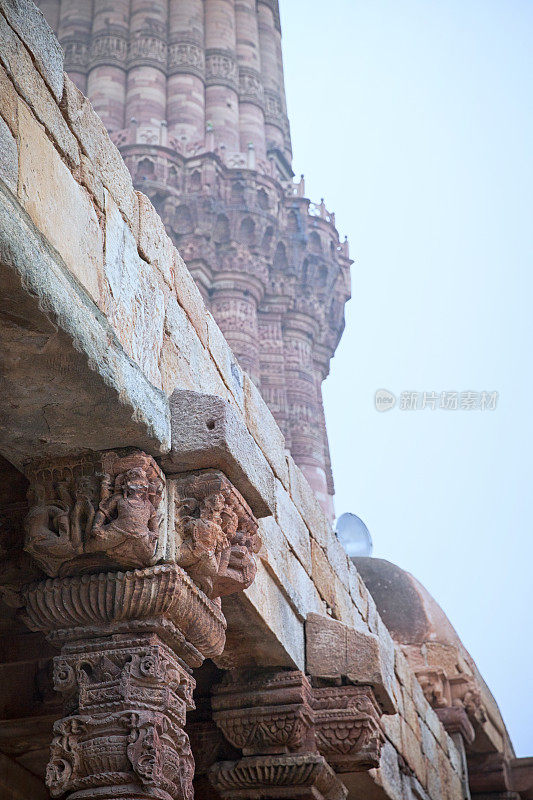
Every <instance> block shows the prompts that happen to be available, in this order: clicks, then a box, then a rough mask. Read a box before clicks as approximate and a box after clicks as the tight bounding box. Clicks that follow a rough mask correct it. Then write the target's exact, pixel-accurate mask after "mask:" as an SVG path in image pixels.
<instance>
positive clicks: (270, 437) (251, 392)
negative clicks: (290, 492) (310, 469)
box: [244, 374, 289, 489]
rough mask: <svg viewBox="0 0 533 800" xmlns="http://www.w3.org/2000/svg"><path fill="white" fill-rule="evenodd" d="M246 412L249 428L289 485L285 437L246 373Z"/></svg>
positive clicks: (280, 476) (277, 474) (284, 483)
mask: <svg viewBox="0 0 533 800" xmlns="http://www.w3.org/2000/svg"><path fill="white" fill-rule="evenodd" d="M244 412H245V415H246V424H247V426H248V430H249V431H250V433H251V434H252V436H253V437H254V439H255V441H256V442H257V444H258V445H259V447H260V448H261V450H262V451H263V453H264V454H265V456H266V457H267V460H268V462H269V464H270V466H271V467H272V469H273V470H274V472H275V474H276V477H277V478H279V480H280V481H281V483H282V484H283V486H284V487H285V488H286V489H288V486H289V468H288V466H287V460H286V458H285V439H284V436H283V434H282V432H281V431H280V429H279V427H278V424H277V422H276V420H275V419H274V417H273V416H272V413H271V411H270V409H269V407H268V406H267V404H266V403H265V401H264V400H263V398H262V397H261V393H260V391H259V389H258V388H257V386H256V385H255V384H254V382H253V381H252V380H251V379H250V378H249V376H248V375H246V374H245V375H244Z"/></svg>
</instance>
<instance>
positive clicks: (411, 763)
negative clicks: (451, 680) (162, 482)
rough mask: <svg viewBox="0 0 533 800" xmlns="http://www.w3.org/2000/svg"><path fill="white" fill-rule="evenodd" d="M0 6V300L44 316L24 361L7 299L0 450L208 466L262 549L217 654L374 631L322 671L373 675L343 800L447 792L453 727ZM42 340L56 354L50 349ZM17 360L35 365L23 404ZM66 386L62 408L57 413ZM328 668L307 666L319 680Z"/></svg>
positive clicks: (18, 12) (53, 56)
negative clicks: (35, 383) (241, 502)
mask: <svg viewBox="0 0 533 800" xmlns="http://www.w3.org/2000/svg"><path fill="white" fill-rule="evenodd" d="M0 12H1V13H0V152H1V158H0V179H1V182H0V189H1V191H0V263H1V265H2V276H6V278H5V280H6V284H5V285H6V286H7V285H9V286H10V287H11V286H12V287H13V288H12V295H10V296H12V298H13V299H14V300H16V302H19V303H22V302H23V300H24V302H27V304H28V309H30V310H31V309H33V311H32V312H31V313H33V314H34V324H35V325H37V321H39V320H41V319H42V322H39V325H40V326H41V327H40V330H41V335H42V341H41V340H39V343H37V344H36V343H35V340H34V339H35V337H34V339H32V344H31V347H33V349H31V348H30V349H29V350H28V353H29V354H30V356H31V357H28V359H29V360H28V359H27V363H26V362H25V361H24V358H23V354H24V353H25V351H24V347H26V345H27V342H26V340H25V339H24V338H23V336H22V334H21V335H20V337H19V338H17V337H15V338H13V336H12V330H13V326H15V327H16V326H18V325H19V322H20V320H19V319H18V317H17V313H18V312H17V310H16V309H17V307H18V306H17V304H16V302H15V303H14V305H13V304H12V305H11V306H10V304H9V300H10V298H9V297H7V301H6V297H4V300H3V301H2V309H1V310H2V319H3V323H2V330H3V331H4V333H3V340H2V341H3V344H6V343H7V344H9V345H10V346H11V347H13V348H15V350H14V351H13V352H16V353H17V354H19V355H20V358H19V359H18V361H17V358H14V362H15V361H17V363H16V364H15V363H13V364H11V363H10V364H8V368H9V369H12V370H13V375H12V376H11V373H10V379H12V386H11V390H10V391H11V396H10V397H11V401H12V403H11V408H10V410H9V413H8V414H6V417H5V421H4V423H3V425H2V427H1V432H0V450H1V452H2V454H3V455H4V456H5V457H6V458H7V459H8V460H9V461H10V462H11V463H12V464H14V465H15V466H16V467H17V469H19V470H21V471H23V470H25V469H26V465H27V463H28V461H29V460H30V459H35V457H36V456H39V457H41V458H51V457H52V456H53V458H58V457H61V456H62V454H67V453H70V452H71V451H72V450H73V449H76V450H77V451H80V452H81V451H85V450H98V449H100V450H101V449H104V448H105V449H110V448H120V447H131V446H135V447H142V448H143V449H144V450H145V452H146V453H148V454H150V455H151V456H153V457H155V458H156V459H157V460H158V462H159V463H160V464H161V465H162V467H163V470H164V471H165V472H166V473H167V474H169V473H172V474H175V473H180V472H184V471H187V470H191V469H205V468H219V469H222V470H223V471H224V472H225V473H226V474H227V475H228V476H229V477H230V479H231V481H232V483H233V484H234V485H235V486H236V488H237V490H238V491H239V492H240V493H241V495H242V496H243V498H244V499H245V500H246V501H247V502H248V503H249V505H250V507H251V509H252V511H253V512H254V514H255V516H256V517H257V518H258V520H259V533H260V535H261V539H262V547H261V550H260V551H259V553H258V558H257V575H256V578H255V581H254V582H253V583H252V584H251V585H250V586H249V587H248V588H246V589H245V590H244V592H243V593H242V594H240V595H232V596H230V597H227V598H224V600H223V603H222V610H223V612H224V615H225V617H226V619H227V625H228V628H227V649H226V651H225V653H224V654H222V656H221V657H220V658H219V659H218V661H217V663H218V664H219V666H221V667H224V668H228V667H230V666H231V667H235V666H240V665H243V664H244V663H245V660H247V663H248V664H249V663H250V660H251V663H252V664H254V663H255V665H256V666H261V667H272V668H290V669H293V670H300V671H302V672H308V673H309V672H311V668H310V658H311V656H310V652H309V647H310V643H311V642H312V641H314V640H313V638H312V636H311V633H310V630H311V629H310V628H309V626H310V625H311V626H313V625H315V626H316V625H317V620H318V621H319V622H318V629H317V630H318V633H317V637H318V639H317V641H319V640H320V636H321V635H322V633H321V631H322V630H324V631H327V630H328V626H330V625H333V634H332V635H334V636H340V635H342V636H346V637H347V639H346V640H347V641H348V642H349V641H351V639H350V636H352V634H353V633H354V632H355V633H357V634H360V635H363V636H364V637H366V638H364V639H363V640H354V641H357V642H359V641H364V642H366V643H368V642H370V643H373V644H372V647H373V648H374V649H375V663H376V664H377V665H378V667H377V668H376V669H377V672H376V673H375V674H374V675H373V676H372V677H366V678H362V677H361V674H360V673H359V672H358V669H359V668H360V669H363V667H362V666H361V665H359V667H358V668H357V669H356V667H355V666H354V665H356V664H357V658H358V657H359V656H358V654H359V653H360V644H356V645H354V646H353V648H352V650H350V648H349V647H348V645H347V650H346V652H347V655H346V658H347V662H349V663H347V665H346V667H345V668H344V669H342V670H341V671H340V672H339V675H338V678H339V680H343V679H345V678H346V676H347V675H348V677H349V676H350V675H351V680H352V682H353V683H361V682H363V683H368V684H369V685H372V686H374V688H375V691H376V696H377V697H378V699H379V698H381V699H380V705H381V710H382V712H385V714H384V716H382V723H381V724H382V727H383V731H384V736H385V741H384V744H383V747H382V750H381V761H380V763H379V767H375V768H373V769H371V770H370V771H366V772H365V771H363V772H357V773H353V774H350V775H348V776H347V778H346V785H347V786H348V788H349V790H350V792H351V796H353V797H359V796H364V797H367V796H368V797H390V798H395V799H396V798H397V799H398V800H400V798H402V800H410V798H414V797H416V798H431V800H452V799H453V800H459V798H463V796H464V794H463V787H462V783H461V780H462V769H463V766H462V764H461V760H460V756H459V753H458V751H457V749H456V747H455V745H454V743H453V742H452V739H451V738H450V737H449V736H448V734H447V733H446V731H445V730H444V728H443V726H442V725H441V723H440V721H439V719H438V717H437V716H436V714H435V712H434V711H433V710H432V708H431V707H430V705H429V704H428V702H427V701H426V699H425V697H424V693H423V691H422V689H421V686H420V684H419V683H418V681H417V679H416V677H415V675H414V673H413V672H412V671H411V670H410V668H409V665H408V663H407V661H406V659H405V657H404V656H403V654H402V652H401V651H400V649H399V648H398V647H397V646H395V644H394V642H393V640H392V639H391V636H390V635H389V632H388V631H387V629H386V627H385V625H384V624H383V622H382V621H381V619H380V616H379V614H378V612H377V610H376V606H375V603H374V601H373V600H372V597H371V596H370V595H369V593H368V591H367V589H366V587H365V585H364V583H363V581H362V580H361V578H360V576H359V575H358V573H357V571H356V569H355V567H354V566H353V565H352V564H351V563H350V561H349V560H348V559H347V557H346V554H345V552H344V550H343V548H342V547H341V545H340V544H339V542H338V540H337V539H336V537H335V535H334V533H333V532H332V530H331V526H330V524H329V523H328V521H327V519H326V517H325V515H324V513H323V511H322V509H321V507H320V504H319V503H318V501H317V499H316V498H315V496H314V495H313V493H312V491H311V490H310V488H309V486H308V484H307V482H306V480H305V478H304V477H303V475H302V473H301V471H300V470H299V469H298V467H297V466H296V464H295V463H294V461H293V460H292V458H291V457H290V456H289V455H288V454H287V452H286V451H285V448H284V441H283V437H282V435H281V432H280V430H279V428H278V427H277V425H276V423H275V421H274V419H273V417H272V415H271V413H270V411H269V410H268V408H267V406H266V405H265V403H264V401H263V400H262V398H261V396H260V394H259V392H258V390H257V389H256V387H255V386H254V384H253V383H252V382H251V380H250V379H249V378H248V376H247V375H246V374H245V373H243V371H242V370H241V368H240V367H239V364H238V363H237V361H236V359H235V357H234V356H233V354H232V352H231V350H230V348H229V346H228V345H227V343H226V341H225V339H224V337H223V336H222V334H221V332H220V329H219V328H218V326H217V324H216V323H215V321H214V319H213V317H212V316H211V314H210V313H209V312H208V311H207V310H206V308H205V306H204V303H203V301H202V297H201V295H200V292H199V291H198V289H197V287H196V285H195V283H194V281H193V280H192V278H191V276H190V274H189V272H188V270H187V267H186V265H185V263H184V262H183V260H182V258H181V257H180V255H179V253H178V252H177V251H176V249H175V248H174V246H173V245H172V243H171V241H170V239H169V238H168V237H167V235H166V234H165V231H164V228H163V225H162V223H161V221H160V220H159V218H158V216H157V214H156V213H155V211H154V208H153V207H152V205H151V203H150V201H149V200H148V199H147V198H146V197H145V196H144V195H143V194H141V193H140V192H136V191H135V190H134V188H133V186H132V183H131V178H130V175H129V172H128V170H127V169H126V167H125V166H124V163H123V162H122V160H121V157H120V155H119V153H118V151H117V149H116V147H115V146H114V145H113V144H112V142H111V141H110V139H109V137H108V135H107V133H106V131H105V129H104V126H103V124H102V123H101V121H100V119H99V118H98V116H97V115H96V114H95V112H94V111H93V109H92V107H91V105H90V103H89V102H88V101H87V100H86V99H85V98H84V96H83V95H82V94H81V93H80V92H79V91H78V89H77V88H76V87H75V86H74V84H73V83H72V82H71V81H70V80H69V78H68V77H66V76H64V74H63V59H62V53H61V50H60V48H59V46H58V44H57V42H56V40H55V38H54V36H53V34H52V33H51V31H50V30H49V29H48V27H47V25H46V23H45V22H44V19H43V17H42V16H41V14H40V13H39V12H38V11H37V9H36V8H35V7H34V6H33V4H32V3H31V2H29V1H27V0H1V2H0ZM10 281H11V283H9V282H10ZM10 291H11V289H10ZM17 293H18V294H17ZM17 298H18V300H17ZM28 313H29V312H28ZM46 325H48V326H49V328H50V331H52V329H53V333H48V328H46ZM23 327H24V326H22V327H20V330H22V328H23ZM17 330H19V328H17ZM35 335H36V334H35ZM10 337H11V338H10ZM54 337H56V339H57V337H59V340H58V341H59V345H60V346H61V347H60V348H59V349H60V350H61V352H62V353H63V356H60V355H59V354H58V353H57V352H56V351H54V352H53V353H52V352H51V351H50V352H48V350H47V348H48V349H50V348H51V347H52V344H51V342H52V341H53V340H54ZM27 346H28V348H29V347H30V346H29V344H28V345H27ZM17 348H18V349H17ZM62 358H64V359H65V361H64V362H62V360H61V359H62ZM69 359H71V360H70V361H69ZM76 359H78V360H76ZM47 370H48V371H47ZM32 373H33V374H39V375H40V376H42V380H41V384H40V388H39V396H38V397H37V398H33V399H32V392H31V381H30V378H31V374H32ZM17 387H18V388H17ZM28 387H29V388H28ZM72 391H78V392H79V393H78V397H77V401H76V414H77V416H76V415H74V410H72V414H71V415H70V416H69V415H68V414H67V413H66V412H65V413H62V408H63V407H61V408H60V406H61V404H62V403H63V402H64V408H65V409H68V408H70V406H69V405H68V403H69V395H70V394H71V393H72ZM28 395H29V399H28ZM63 397H64V401H63V399H62V398H63ZM43 408H44V409H46V411H45V420H44V422H43V423H42V424H41V422H40V419H41V417H42V415H43ZM3 410H4V409H3ZM34 417H35V420H36V421H35V423H34V422H33V419H34ZM30 423H31V425H32V426H34V427H31V430H30V431H29V433H28V426H29V425H30ZM36 451H37V452H36ZM169 553H170V551H169V550H168V551H166V553H163V554H162V555H161V560H162V561H163V562H164V561H165V560H166V561H169V562H171V561H172V555H171V554H170V555H169ZM310 615H311V616H310ZM320 620H322V622H320ZM306 625H307V626H308V629H307V653H306V629H305V626H306ZM343 626H345V627H343ZM313 630H314V628H313ZM313 636H314V634H313ZM326 662H327V659H326ZM326 662H324V663H323V662H322V661H320V659H319V661H318V662H317V664H318V665H316V664H315V667H313V669H314V675H315V676H316V677H318V678H324V677H328V676H329V677H331V675H330V673H329V672H328V669H329V666H328V663H326ZM373 663H374V662H373ZM311 674H313V673H312V672H311ZM349 679H350V678H349ZM7 796H8V797H9V796H10V795H7ZM17 796H28V797H29V794H28V795H17Z"/></svg>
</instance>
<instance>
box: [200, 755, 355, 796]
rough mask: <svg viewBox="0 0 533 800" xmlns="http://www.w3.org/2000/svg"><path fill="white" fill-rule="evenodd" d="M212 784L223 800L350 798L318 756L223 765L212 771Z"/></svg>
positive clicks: (259, 758)
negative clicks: (236, 799) (253, 799)
mask: <svg viewBox="0 0 533 800" xmlns="http://www.w3.org/2000/svg"><path fill="white" fill-rule="evenodd" d="M210 780H211V783H212V785H213V786H214V788H215V789H216V790H217V791H218V792H219V793H220V794H221V795H222V797H223V798H224V800H233V798H242V800H244V799H245V798H280V797H286V798H294V800H307V798H309V800H345V798H346V795H347V791H346V788H345V786H343V784H342V783H341V782H340V781H339V780H338V778H337V777H336V775H335V773H334V772H333V770H332V769H331V767H330V766H329V765H328V764H327V762H326V761H325V760H324V758H322V756H320V755H319V754H318V753H308V754H298V755H272V756H254V757H252V758H243V759H241V760H240V761H224V762H222V763H220V764H215V765H214V766H213V767H212V769H211V772H210Z"/></svg>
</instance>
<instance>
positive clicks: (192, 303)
mask: <svg viewBox="0 0 533 800" xmlns="http://www.w3.org/2000/svg"><path fill="white" fill-rule="evenodd" d="M174 287H175V289H176V295H177V298H178V300H179V303H180V305H181V306H182V308H183V309H184V310H185V313H186V314H187V316H188V317H189V319H190V321H191V322H192V324H193V326H194V328H195V330H196V333H197V334H198V336H199V337H200V341H201V342H202V344H203V345H204V347H208V345H209V341H208V333H207V321H208V318H209V312H208V311H207V309H206V307H205V304H204V301H203V299H202V295H201V294H200V291H199V289H198V287H197V285H196V283H195V282H194V279H193V277H192V275H191V273H190V272H189V270H188V269H187V265H186V264H185V262H184V260H183V259H182V257H181V256H180V254H179V253H178V251H177V250H174Z"/></svg>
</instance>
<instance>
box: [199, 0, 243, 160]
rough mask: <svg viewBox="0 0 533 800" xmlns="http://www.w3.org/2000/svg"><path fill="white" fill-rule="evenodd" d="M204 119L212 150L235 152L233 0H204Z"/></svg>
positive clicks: (236, 105) (236, 77)
mask: <svg viewBox="0 0 533 800" xmlns="http://www.w3.org/2000/svg"><path fill="white" fill-rule="evenodd" d="M205 74H206V89H205V118H206V126H207V127H208V128H209V129H212V131H213V136H214V142H215V147H221V146H223V147H224V148H226V151H227V152H228V153H235V152H238V151H239V95H238V71H237V59H236V55H235V0H205Z"/></svg>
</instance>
